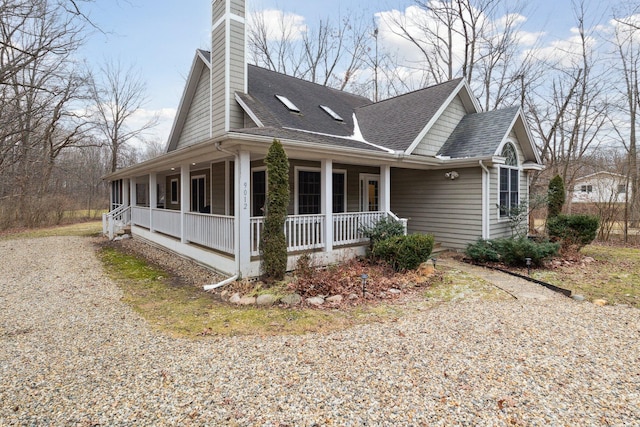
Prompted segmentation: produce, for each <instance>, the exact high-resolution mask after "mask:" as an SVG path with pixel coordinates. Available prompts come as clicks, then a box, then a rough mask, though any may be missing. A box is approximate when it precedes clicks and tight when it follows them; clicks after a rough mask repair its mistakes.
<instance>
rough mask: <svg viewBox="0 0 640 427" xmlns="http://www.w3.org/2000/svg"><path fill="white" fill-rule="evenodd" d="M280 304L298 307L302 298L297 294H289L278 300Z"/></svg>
mask: <svg viewBox="0 0 640 427" xmlns="http://www.w3.org/2000/svg"><path fill="white" fill-rule="evenodd" d="M280 302H281V303H284V304H288V305H298V304H300V303H301V302H302V297H301V296H300V295H298V294H289V295H285V296H283V297H282V298H280Z"/></svg>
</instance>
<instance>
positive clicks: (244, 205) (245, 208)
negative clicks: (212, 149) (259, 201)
mask: <svg viewBox="0 0 640 427" xmlns="http://www.w3.org/2000/svg"><path fill="white" fill-rule="evenodd" d="M234 177H235V180H234V181H235V183H234V185H235V191H234V199H235V200H234V204H233V206H234V210H235V228H236V229H235V236H236V237H235V242H234V246H235V248H236V251H235V252H236V253H235V256H236V262H237V264H238V273H240V274H241V275H242V276H243V277H246V276H248V275H249V264H250V263H251V233H250V232H251V224H250V218H251V210H250V206H251V153H249V152H248V151H240V152H239V153H238V157H237V160H236V162H235V171H234Z"/></svg>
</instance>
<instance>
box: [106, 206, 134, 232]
mask: <svg viewBox="0 0 640 427" xmlns="http://www.w3.org/2000/svg"><path fill="white" fill-rule="evenodd" d="M129 223H131V209H130V207H129V206H125V205H120V206H118V207H117V208H115V209H114V210H112V211H111V212H108V213H103V214H102V234H105V235H107V236H109V239H113V237H114V236H115V234H116V232H118V231H119V230H121V229H122V228H124V227H125V226H127V225H128V224H129Z"/></svg>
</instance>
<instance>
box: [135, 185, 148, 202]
mask: <svg viewBox="0 0 640 427" xmlns="http://www.w3.org/2000/svg"><path fill="white" fill-rule="evenodd" d="M136 205H137V206H149V201H148V200H147V184H136Z"/></svg>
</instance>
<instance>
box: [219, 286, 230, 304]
mask: <svg viewBox="0 0 640 427" xmlns="http://www.w3.org/2000/svg"><path fill="white" fill-rule="evenodd" d="M228 298H229V291H228V290H226V289H225V290H223V291H222V292H220V299H221V300H223V301H225V300H226V299H228Z"/></svg>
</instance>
